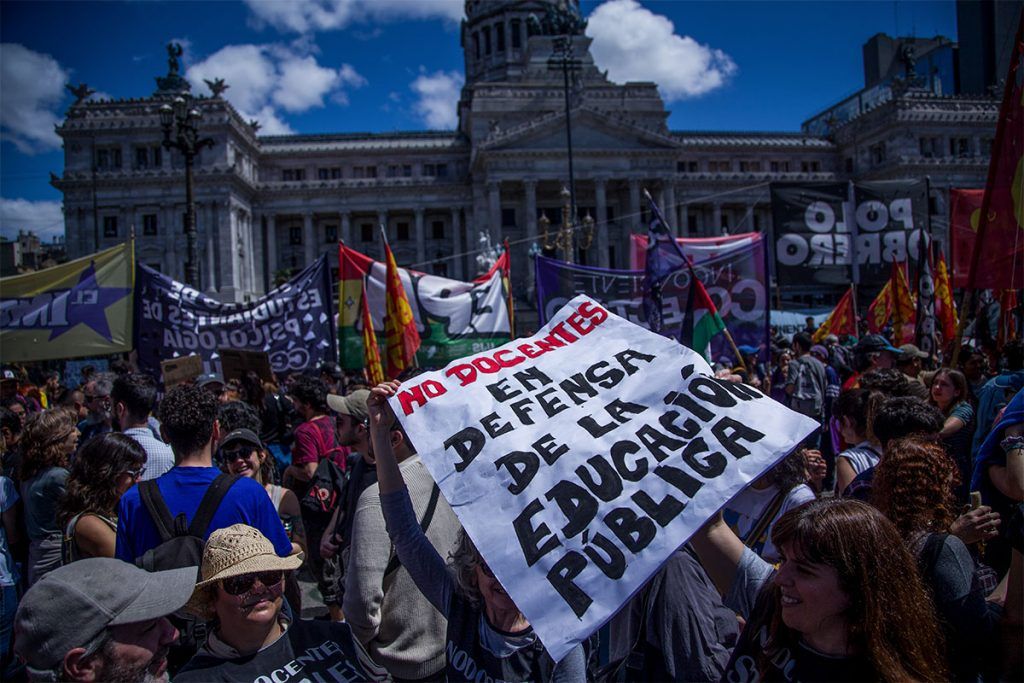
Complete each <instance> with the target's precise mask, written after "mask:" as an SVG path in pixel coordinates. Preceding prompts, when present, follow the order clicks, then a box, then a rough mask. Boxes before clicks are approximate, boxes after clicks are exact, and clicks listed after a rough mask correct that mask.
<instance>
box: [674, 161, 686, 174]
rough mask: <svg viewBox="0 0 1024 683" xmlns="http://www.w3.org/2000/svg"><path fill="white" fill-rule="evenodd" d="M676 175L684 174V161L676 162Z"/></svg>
mask: <svg viewBox="0 0 1024 683" xmlns="http://www.w3.org/2000/svg"><path fill="white" fill-rule="evenodd" d="M676 173H686V162H685V161H677V162H676Z"/></svg>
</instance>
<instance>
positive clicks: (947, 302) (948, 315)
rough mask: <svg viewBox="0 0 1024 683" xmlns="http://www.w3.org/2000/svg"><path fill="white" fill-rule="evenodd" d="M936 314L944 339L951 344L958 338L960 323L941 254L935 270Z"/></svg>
mask: <svg viewBox="0 0 1024 683" xmlns="http://www.w3.org/2000/svg"><path fill="white" fill-rule="evenodd" d="M935 312H936V314H937V315H938V316H939V327H940V329H941V330H942V338H943V339H944V340H945V341H947V342H949V341H952V340H953V339H955V338H956V328H957V325H958V324H959V321H958V320H957V317H956V303H955V302H954V301H953V288H952V287H950V286H949V269H948V268H946V257H945V256H943V255H942V252H941V251H940V252H939V263H938V265H937V266H936V268H935Z"/></svg>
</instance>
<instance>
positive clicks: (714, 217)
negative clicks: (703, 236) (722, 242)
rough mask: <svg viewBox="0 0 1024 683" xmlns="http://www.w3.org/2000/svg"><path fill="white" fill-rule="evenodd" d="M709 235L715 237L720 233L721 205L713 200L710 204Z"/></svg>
mask: <svg viewBox="0 0 1024 683" xmlns="http://www.w3.org/2000/svg"><path fill="white" fill-rule="evenodd" d="M709 234H710V235H711V236H714V237H717V236H718V235H721V234H722V205H721V204H719V203H718V202H715V203H714V204H712V205H711V230H710V232H709Z"/></svg>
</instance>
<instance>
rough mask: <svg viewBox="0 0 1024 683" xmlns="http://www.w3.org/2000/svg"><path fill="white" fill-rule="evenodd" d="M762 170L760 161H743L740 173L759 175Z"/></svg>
mask: <svg viewBox="0 0 1024 683" xmlns="http://www.w3.org/2000/svg"><path fill="white" fill-rule="evenodd" d="M760 170H761V162H760V161H741V162H740V173H758V172H759V171H760Z"/></svg>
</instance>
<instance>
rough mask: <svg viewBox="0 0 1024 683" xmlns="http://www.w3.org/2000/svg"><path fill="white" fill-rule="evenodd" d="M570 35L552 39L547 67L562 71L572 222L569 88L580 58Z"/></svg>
mask: <svg viewBox="0 0 1024 683" xmlns="http://www.w3.org/2000/svg"><path fill="white" fill-rule="evenodd" d="M572 40H573V39H572V36H571V35H564V36H558V37H556V38H554V40H552V47H553V48H554V52H555V54H553V55H552V56H551V58H550V59H549V60H548V69H550V70H552V71H559V70H560V71H561V72H562V88H563V92H564V94H565V147H566V152H567V153H568V156H569V205H570V207H571V211H572V217H573V222H575V221H576V218H577V216H576V177H575V174H574V173H573V165H572V120H571V119H570V112H571V110H572V102H571V97H570V95H571V94H572V93H571V90H575V89H576V86H577V85H578V82H577V80H576V72H578V71H579V70H580V60H578V59H576V55H575V52H574V51H573V42H572ZM570 74H572V86H573V88H571V89H570V87H569V86H570V82H569V79H570Z"/></svg>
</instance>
